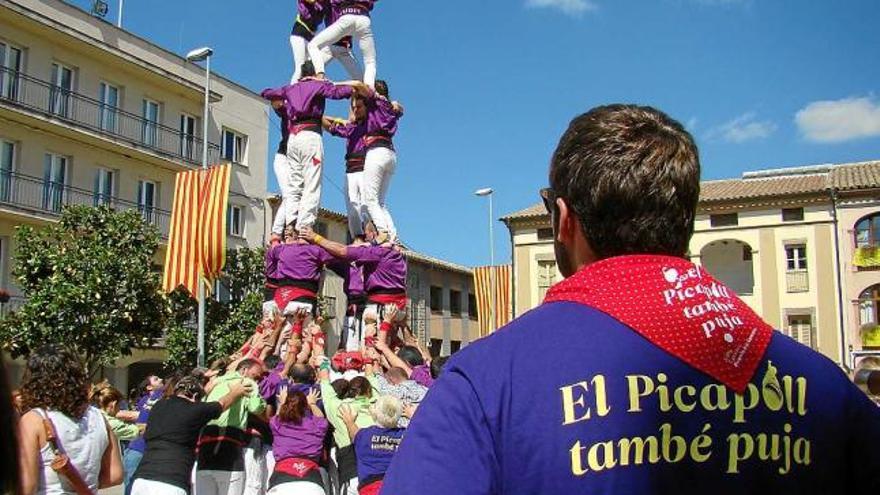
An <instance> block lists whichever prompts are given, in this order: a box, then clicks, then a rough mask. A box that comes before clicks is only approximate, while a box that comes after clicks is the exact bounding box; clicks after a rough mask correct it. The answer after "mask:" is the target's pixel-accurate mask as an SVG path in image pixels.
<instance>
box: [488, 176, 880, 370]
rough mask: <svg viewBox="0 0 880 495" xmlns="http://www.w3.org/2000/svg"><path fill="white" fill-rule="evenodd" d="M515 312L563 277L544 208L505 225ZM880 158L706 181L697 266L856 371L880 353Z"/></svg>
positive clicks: (694, 255) (695, 244) (695, 242)
mask: <svg viewBox="0 0 880 495" xmlns="http://www.w3.org/2000/svg"><path fill="white" fill-rule="evenodd" d="M502 221H503V222H504V223H505V224H506V225H507V227H508V229H509V230H510V234H511V242H512V245H513V267H514V268H513V273H514V275H513V286H514V304H515V308H514V312H515V314H516V315H521V314H523V313H524V312H526V311H528V310H529V309H531V308H533V307H535V306H537V305H538V304H540V302H541V301H542V300H543V297H544V295H545V294H546V291H547V289H548V288H549V287H550V286H552V285H553V284H554V283H555V282H557V281H559V280H560V279H561V276H560V274H559V272H558V270H557V268H556V263H555V259H554V257H553V232H552V229H551V228H550V224H549V216H548V215H547V213H546V211H545V210H544V207H543V205H541V204H536V205H533V206H531V207H529V208H527V209H525V210H522V211H519V212H516V213H513V214H511V215H508V216H506V217H504V218H503V219H502ZM878 247H880V162H876V161H875V162H865V163H852V164H839V165H820V166H809V167H795V168H785V169H775V170H762V171H756V172H749V173H746V174H744V175H743V176H742V177H741V178H736V179H725V180H716V181H705V182H703V183H702V186H701V192H700V203H699V209H698V214H697V219H696V225H695V233H694V236H693V238H692V239H691V242H690V253H689V256H690V258H691V260H693V261H694V262H695V263H697V264H700V265H702V266H704V267H705V268H706V269H707V270H708V271H709V272H710V273H712V274H714V275H715V276H716V277H718V278H719V279H720V280H722V281H723V282H725V283H726V284H728V285H729V286H730V287H731V288H732V289H733V290H735V291H736V292H737V293H738V294H739V295H740V296H741V297H742V299H743V300H744V301H745V302H746V303H747V304H749V306H750V307H752V308H753V309H754V310H755V311H757V312H758V313H759V314H760V315H761V316H762V317H763V318H764V319H766V320H767V321H768V322H770V323H771V324H772V325H774V326H775V327H776V328H778V329H779V330H780V331H782V332H783V333H786V334H788V335H789V336H791V337H792V338H794V339H796V340H798V341H800V342H801V343H803V344H805V345H808V346H810V347H812V348H814V349H816V350H818V351H819V352H821V353H823V354H825V355H826V356H828V357H829V358H831V359H833V360H834V361H836V362H838V363H840V364H842V365H846V366H849V367H852V366H854V365H855V364H856V361H857V357H858V356H861V355H864V354H869V353H871V352H874V351H876V350H878V349H880V331H878V322H880V318H878V314H880V308H878V303H880V250H878Z"/></svg>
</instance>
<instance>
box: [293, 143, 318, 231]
mask: <svg viewBox="0 0 880 495" xmlns="http://www.w3.org/2000/svg"><path fill="white" fill-rule="evenodd" d="M287 158H288V159H289V160H290V184H291V188H292V190H293V192H292V193H291V197H292V198H293V200H294V201H296V202H297V203H298V205H297V207H296V228H297V229H300V228H302V227H309V228H311V227H312V226H314V225H315V221H317V219H318V207H319V206H320V204H321V173H322V171H323V170H324V141H323V140H322V139H321V135H320V134H318V133H317V132H312V131H302V132H300V133H298V134H291V135H290V138H289V139H288V140H287Z"/></svg>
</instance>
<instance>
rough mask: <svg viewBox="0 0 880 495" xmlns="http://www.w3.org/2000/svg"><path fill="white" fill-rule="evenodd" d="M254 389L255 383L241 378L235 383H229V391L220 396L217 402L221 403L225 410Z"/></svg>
mask: <svg viewBox="0 0 880 495" xmlns="http://www.w3.org/2000/svg"><path fill="white" fill-rule="evenodd" d="M253 391H254V387H253V385H251V384H250V383H245V382H244V380H239V381H237V382H235V383H231V384H229V392H226V395H224V396H223V397H220V400H218V401H217V402H218V403H219V404H220V407H221V408H222V409H223V410H224V411H225V410H227V409H229V408H230V407H232V404H234V403H235V401H237V400H238V399H240V398H242V397H244V396H246V395H249V394H250V393H251V392H253Z"/></svg>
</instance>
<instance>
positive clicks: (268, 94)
mask: <svg viewBox="0 0 880 495" xmlns="http://www.w3.org/2000/svg"><path fill="white" fill-rule="evenodd" d="M286 87H287V86H283V87H280V88H269V89H264V90H263V92H262V93H260V96H262V97H263V98H264V99H266V100H283V99H285V98H286V97H285V95H284V89H285V88H286Z"/></svg>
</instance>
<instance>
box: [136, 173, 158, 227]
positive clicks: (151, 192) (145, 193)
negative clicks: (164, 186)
mask: <svg viewBox="0 0 880 495" xmlns="http://www.w3.org/2000/svg"><path fill="white" fill-rule="evenodd" d="M157 189H158V186H157V185H156V183H155V182H152V181H149V180H141V181H138V211H140V212H141V215H143V217H144V220H145V221H147V222H149V223H155V222H156V196H157V194H156V193H157Z"/></svg>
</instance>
